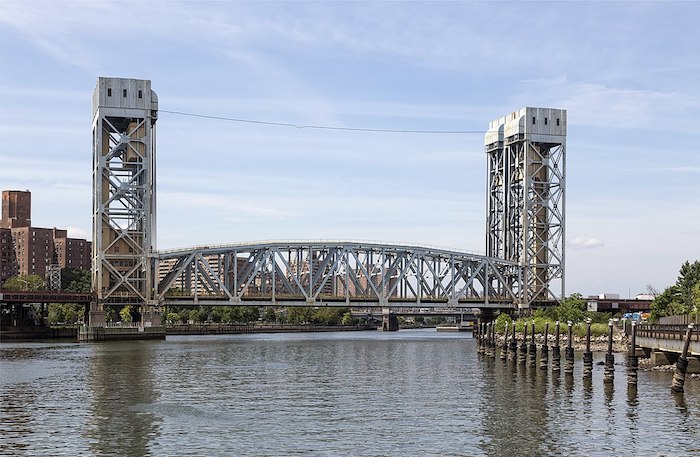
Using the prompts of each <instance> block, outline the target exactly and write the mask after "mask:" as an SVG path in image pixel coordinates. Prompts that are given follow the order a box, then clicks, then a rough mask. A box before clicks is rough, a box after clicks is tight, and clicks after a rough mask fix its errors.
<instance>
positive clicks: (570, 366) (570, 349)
mask: <svg viewBox="0 0 700 457" xmlns="http://www.w3.org/2000/svg"><path fill="white" fill-rule="evenodd" d="M566 325H567V326H568V327H569V328H568V331H569V341H568V342H567V345H566V351H565V353H564V374H566V375H573V374H574V346H573V340H574V336H573V327H572V325H573V323H572V322H571V321H568V322H567V323H566Z"/></svg>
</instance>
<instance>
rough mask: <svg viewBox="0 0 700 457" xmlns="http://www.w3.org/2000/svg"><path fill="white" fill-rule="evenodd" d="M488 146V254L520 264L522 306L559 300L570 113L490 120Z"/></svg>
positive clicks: (537, 111) (534, 111)
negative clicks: (568, 118) (568, 115)
mask: <svg viewBox="0 0 700 457" xmlns="http://www.w3.org/2000/svg"><path fill="white" fill-rule="evenodd" d="M485 144H486V152H487V154H488V156H489V158H488V179H487V185H488V189H487V197H486V198H487V202H486V206H487V230H486V253H487V255H488V256H491V257H496V258H501V259H505V260H509V261H513V262H517V263H518V264H519V265H520V267H521V271H522V280H521V287H520V306H523V307H528V306H530V304H533V303H534V304H538V303H539V304H546V303H549V302H554V301H557V300H559V299H560V298H561V297H563V295H564V251H565V212H564V203H565V199H564V190H565V158H566V110H561V109H550V108H523V109H521V110H519V111H515V112H513V113H511V114H509V115H508V116H505V117H502V118H499V119H497V120H495V121H493V122H491V124H490V126H489V130H488V132H487V133H486V137H485ZM556 289H559V290H556Z"/></svg>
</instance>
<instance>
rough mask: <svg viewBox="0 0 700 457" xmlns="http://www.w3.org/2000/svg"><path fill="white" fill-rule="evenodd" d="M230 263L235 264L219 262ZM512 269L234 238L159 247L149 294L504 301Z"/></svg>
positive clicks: (235, 299) (346, 246) (469, 259)
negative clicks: (220, 242)
mask: <svg viewBox="0 0 700 457" xmlns="http://www.w3.org/2000/svg"><path fill="white" fill-rule="evenodd" d="M227 259H228V260H227ZM231 264H233V266H235V267H236V268H233V269H231V267H229V269H224V268H221V267H220V266H221V265H231ZM234 270H235V271H237V273H236V274H233V273H234ZM516 270H517V264H516V263H514V262H508V261H504V260H497V259H492V258H488V257H484V256H480V255H476V254H469V253H465V252H453V251H441V250H435V249H430V248H420V247H411V246H400V245H387V244H372V243H362V244H357V243H351V242H347V243H343V242H319V243H306V242H272V243H263V244H252V245H244V244H235V245H229V246H220V247H214V248H212V247H204V248H193V249H187V250H175V251H161V252H160V253H159V271H158V277H159V281H158V283H157V294H156V299H157V300H159V301H160V302H162V303H164V304H173V303H180V304H181V303H188V302H189V303H200V304H202V303H209V304H245V303H248V304H252V305H255V304H259V303H269V304H278V303H279V304H284V303H295V304H306V305H331V306H333V305H337V306H346V305H347V304H348V303H355V302H362V303H375V304H377V305H381V306H388V304H391V305H392V306H394V305H397V304H398V305H405V306H408V305H411V306H416V305H417V304H423V305H426V304H428V305H430V306H433V305H434V306H438V305H442V306H444V305H445V304H449V305H450V306H456V307H474V306H482V305H483V304H488V303H493V304H494V305H498V306H502V307H509V306H514V305H515V304H516V303H517V301H518V294H519V293H520V290H519V283H518V278H517V275H513V274H512V272H513V271H516Z"/></svg>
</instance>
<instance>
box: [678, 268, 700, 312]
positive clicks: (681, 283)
mask: <svg viewBox="0 0 700 457" xmlns="http://www.w3.org/2000/svg"><path fill="white" fill-rule="evenodd" d="M698 283H700V260H696V261H695V262H693V263H690V262H688V261H686V262H685V263H683V265H681V270H680V272H679V275H678V280H676V286H677V287H678V294H679V297H678V298H679V300H680V301H681V303H683V304H684V305H686V307H687V308H688V310H690V308H692V306H693V287H695V284H698Z"/></svg>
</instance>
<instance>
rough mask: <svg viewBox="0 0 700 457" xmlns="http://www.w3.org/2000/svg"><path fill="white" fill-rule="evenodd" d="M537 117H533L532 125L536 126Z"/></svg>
mask: <svg viewBox="0 0 700 457" xmlns="http://www.w3.org/2000/svg"><path fill="white" fill-rule="evenodd" d="M535 122H536V121H535V116H532V125H535Z"/></svg>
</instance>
